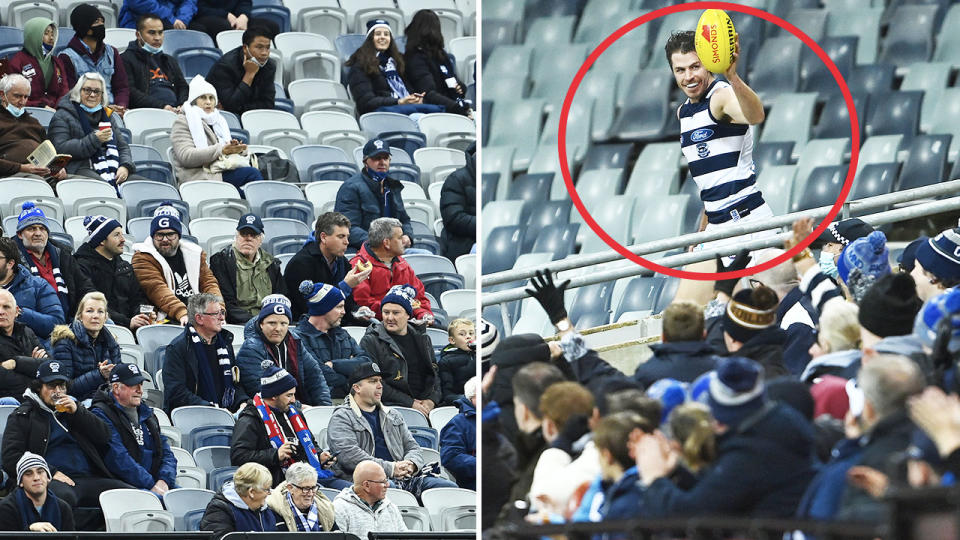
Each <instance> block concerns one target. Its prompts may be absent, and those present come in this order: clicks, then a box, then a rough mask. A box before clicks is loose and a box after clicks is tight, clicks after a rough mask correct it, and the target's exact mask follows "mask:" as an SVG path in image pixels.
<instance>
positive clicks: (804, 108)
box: [760, 92, 817, 156]
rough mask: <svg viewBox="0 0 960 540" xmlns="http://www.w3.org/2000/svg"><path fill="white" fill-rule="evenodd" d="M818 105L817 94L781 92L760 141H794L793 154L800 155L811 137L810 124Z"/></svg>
mask: <svg viewBox="0 0 960 540" xmlns="http://www.w3.org/2000/svg"><path fill="white" fill-rule="evenodd" d="M816 105H817V94H816V93H815V92H808V93H804V94H796V93H784V94H780V95H779V96H778V97H777V98H776V100H775V101H774V103H773V107H771V109H770V114H768V115H767V119H766V122H764V124H763V134H762V135H761V136H760V142H764V143H767V142H793V143H794V144H793V150H792V151H793V155H797V156H799V154H800V152H801V151H802V150H803V147H804V146H805V145H806V144H807V141H808V140H809V139H810V126H811V125H812V124H813V112H814V109H815V107H816Z"/></svg>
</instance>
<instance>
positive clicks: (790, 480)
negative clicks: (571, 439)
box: [630, 356, 815, 518]
mask: <svg viewBox="0 0 960 540" xmlns="http://www.w3.org/2000/svg"><path fill="white" fill-rule="evenodd" d="M707 403H708V405H709V406H710V410H711V412H712V413H713V417H714V418H715V419H716V421H717V426H716V429H715V431H716V432H717V443H716V444H717V449H716V453H717V457H716V459H715V460H714V462H713V464H712V465H711V467H710V468H709V469H707V470H706V471H705V472H704V474H703V476H701V477H700V479H699V481H698V482H697V483H696V485H694V486H693V487H692V488H691V489H689V490H682V489H680V488H678V487H677V486H676V484H674V483H673V482H672V481H671V480H670V479H669V475H670V473H671V472H672V470H671V469H672V468H673V466H674V465H675V463H676V461H675V458H674V459H671V457H670V456H668V455H667V454H664V453H662V451H661V449H660V445H661V443H665V441H664V440H663V439H662V435H660V434H644V435H641V436H640V437H637V438H634V439H631V443H630V446H631V449H632V450H633V452H635V455H636V460H637V467H638V469H639V472H640V481H641V482H642V484H643V485H644V486H645V487H646V490H645V491H644V493H643V498H642V504H641V505H640V509H641V512H640V515H639V516H638V517H644V518H665V517H679V516H692V515H704V514H708V515H729V516H742V517H748V516H763V517H781V518H786V517H790V516H792V515H793V514H794V512H795V511H796V508H797V504H798V503H799V501H800V497H801V496H802V495H803V492H804V490H805V489H806V487H807V484H808V483H809V482H810V480H811V479H812V478H813V475H814V473H815V470H814V467H813V464H814V461H815V459H814V433H813V427H812V425H811V424H810V422H809V421H808V420H807V419H805V418H804V417H803V416H802V415H801V414H800V413H798V412H797V411H796V410H794V409H793V408H792V407H790V406H789V405H786V404H783V403H778V402H774V401H768V400H767V398H766V393H765V389H764V377H763V367H762V366H760V364H758V363H757V362H754V361H753V360H749V359H747V358H742V357H738V356H734V357H730V358H725V359H724V360H722V361H721V362H720V364H719V365H718V366H717V369H716V371H715V372H712V373H711V375H710V381H709V388H708V392H707Z"/></svg>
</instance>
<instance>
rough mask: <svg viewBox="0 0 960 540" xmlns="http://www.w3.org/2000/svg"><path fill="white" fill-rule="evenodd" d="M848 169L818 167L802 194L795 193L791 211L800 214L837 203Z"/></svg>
mask: <svg viewBox="0 0 960 540" xmlns="http://www.w3.org/2000/svg"><path fill="white" fill-rule="evenodd" d="M846 172H847V170H846V167H844V166H842V165H829V166H826V167H817V168H815V169H813V170H812V171H811V172H810V176H809V178H807V181H806V184H805V186H804V189H803V191H802V192H794V198H793V201H792V202H791V206H790V211H791V212H799V211H800V210H809V209H811V208H819V207H821V206H830V205H833V204H834V203H835V202H836V201H837V197H838V196H839V195H840V190H841V189H842V188H843V181H844V179H845V176H846Z"/></svg>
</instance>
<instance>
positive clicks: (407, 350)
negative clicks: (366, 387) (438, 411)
mask: <svg viewBox="0 0 960 540" xmlns="http://www.w3.org/2000/svg"><path fill="white" fill-rule="evenodd" d="M414 294H415V291H414V289H413V287H410V286H409V285H395V286H393V287H391V288H390V291H389V292H387V294H386V296H384V297H383V300H382V302H381V305H380V308H381V313H382V314H383V323H382V324H380V323H374V324H372V325H370V326H368V327H367V332H366V334H364V336H363V338H362V339H361V340H360V346H361V347H363V348H364V350H366V351H367V353H369V354H370V358H372V359H373V361H374V362H375V363H376V364H377V365H378V366H380V369H381V370H382V371H383V373H384V376H385V377H386V381H387V383H386V385H385V386H384V392H383V394H384V395H383V403H384V404H385V405H400V406H402V407H413V408H414V409H417V410H418V411H420V412H422V413H423V414H424V416H430V411H431V410H433V408H434V407H436V406H437V403H439V402H440V378H439V377H438V376H437V369H436V360H435V359H434V356H433V345H432V344H431V342H430V337H429V336H427V334H426V332H425V331H423V330H421V329H419V328H417V327H416V326H415V325H412V324H409V321H410V318H411V317H412V316H413V306H412V302H413V301H414V298H413V296H414Z"/></svg>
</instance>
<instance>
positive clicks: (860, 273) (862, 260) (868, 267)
mask: <svg viewBox="0 0 960 540" xmlns="http://www.w3.org/2000/svg"><path fill="white" fill-rule="evenodd" d="M837 272H838V273H839V275H840V279H841V280H842V281H843V283H844V285H846V287H847V289H848V290H849V291H850V297H851V298H852V299H853V301H854V302H856V303H858V304H859V303H860V301H861V300H862V299H863V295H864V294H865V293H866V291H867V289H868V288H869V287H870V286H871V285H873V284H874V283H876V282H877V280H878V279H880V278H881V277H883V276H885V275H887V274H889V273H890V272H891V269H890V252H889V250H887V237H886V236H885V235H884V234H883V233H882V232H881V231H873V232H872V233H870V234H869V235H868V236H866V237H863V238H857V239H856V240H854V241H853V242H850V245H848V246H847V247H845V248H844V249H843V252H842V253H841V254H840V257H839V258H838V259H837Z"/></svg>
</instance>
